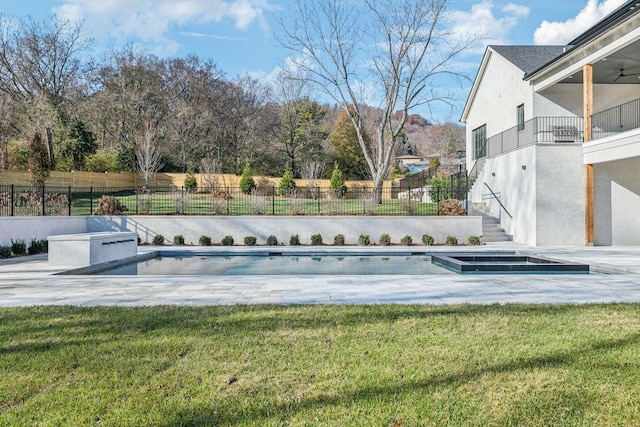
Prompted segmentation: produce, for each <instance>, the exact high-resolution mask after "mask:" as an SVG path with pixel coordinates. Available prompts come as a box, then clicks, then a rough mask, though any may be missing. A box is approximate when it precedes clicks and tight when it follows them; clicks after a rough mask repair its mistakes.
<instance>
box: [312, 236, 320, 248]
mask: <svg viewBox="0 0 640 427" xmlns="http://www.w3.org/2000/svg"><path fill="white" fill-rule="evenodd" d="M311 244H312V245H313V246H321V245H322V236H321V235H320V234H313V235H312V236H311Z"/></svg>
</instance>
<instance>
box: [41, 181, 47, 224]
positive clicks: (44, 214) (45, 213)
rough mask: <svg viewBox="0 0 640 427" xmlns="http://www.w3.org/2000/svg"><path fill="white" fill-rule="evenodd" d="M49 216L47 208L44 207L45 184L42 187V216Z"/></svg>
mask: <svg viewBox="0 0 640 427" xmlns="http://www.w3.org/2000/svg"><path fill="white" fill-rule="evenodd" d="M46 215H47V208H46V206H45V205H44V184H43V185H42V216H46Z"/></svg>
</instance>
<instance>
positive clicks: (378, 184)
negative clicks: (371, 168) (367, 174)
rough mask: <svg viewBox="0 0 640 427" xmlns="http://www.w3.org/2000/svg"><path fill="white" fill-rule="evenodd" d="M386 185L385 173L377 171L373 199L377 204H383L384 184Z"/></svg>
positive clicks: (374, 178) (374, 179)
mask: <svg viewBox="0 0 640 427" xmlns="http://www.w3.org/2000/svg"><path fill="white" fill-rule="evenodd" d="M383 185H384V175H382V174H380V173H377V174H376V176H374V177H373V200H374V202H375V203H376V204H377V205H380V204H382V186H383Z"/></svg>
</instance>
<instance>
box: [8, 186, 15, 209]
mask: <svg viewBox="0 0 640 427" xmlns="http://www.w3.org/2000/svg"><path fill="white" fill-rule="evenodd" d="M14 196H15V192H14V190H13V184H11V199H10V200H9V202H11V216H14V214H15V211H14V205H15V200H14Z"/></svg>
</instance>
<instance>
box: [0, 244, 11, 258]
mask: <svg viewBox="0 0 640 427" xmlns="http://www.w3.org/2000/svg"><path fill="white" fill-rule="evenodd" d="M12 255H13V252H11V246H0V258H11V256H12Z"/></svg>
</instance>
